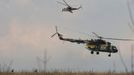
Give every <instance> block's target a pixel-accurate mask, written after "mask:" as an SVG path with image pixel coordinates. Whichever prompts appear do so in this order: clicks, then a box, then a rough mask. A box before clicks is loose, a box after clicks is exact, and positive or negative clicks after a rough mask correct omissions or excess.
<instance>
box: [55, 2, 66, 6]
mask: <svg viewBox="0 0 134 75" xmlns="http://www.w3.org/2000/svg"><path fill="white" fill-rule="evenodd" d="M56 2H57V3H59V4H61V5H64V6H68V5H66V4H64V3H62V2H59V1H56Z"/></svg>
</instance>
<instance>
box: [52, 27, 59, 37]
mask: <svg viewBox="0 0 134 75" xmlns="http://www.w3.org/2000/svg"><path fill="white" fill-rule="evenodd" d="M55 30H56V33H54V34H53V35H52V36H51V38H52V37H54V36H55V35H56V34H58V28H57V26H55Z"/></svg>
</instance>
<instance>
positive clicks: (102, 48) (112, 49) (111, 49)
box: [86, 42, 118, 53]
mask: <svg viewBox="0 0 134 75" xmlns="http://www.w3.org/2000/svg"><path fill="white" fill-rule="evenodd" d="M86 48H87V49H88V50H91V51H95V52H108V53H117V52H118V49H117V48H116V46H113V45H111V44H110V43H109V42H106V43H105V44H99V45H96V44H91V43H87V44H86Z"/></svg>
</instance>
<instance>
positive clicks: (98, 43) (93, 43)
mask: <svg viewBox="0 0 134 75" xmlns="http://www.w3.org/2000/svg"><path fill="white" fill-rule="evenodd" d="M55 29H56V33H54V34H53V35H52V36H51V38H52V37H54V36H55V35H58V38H59V39H60V40H63V41H69V42H72V43H77V44H86V48H87V49H88V50H90V51H91V54H94V52H96V54H97V55H99V53H100V52H107V53H109V54H108V56H109V57H111V53H117V52H118V49H117V47H116V46H115V45H112V44H111V42H108V41H106V40H103V39H109V40H121V41H134V40H133V39H118V38H104V37H102V36H99V35H97V34H96V33H95V32H93V34H94V35H95V36H96V37H97V38H98V39H90V40H81V39H70V38H63V35H62V34H60V33H59V32H58V30H57V26H56V27H55Z"/></svg>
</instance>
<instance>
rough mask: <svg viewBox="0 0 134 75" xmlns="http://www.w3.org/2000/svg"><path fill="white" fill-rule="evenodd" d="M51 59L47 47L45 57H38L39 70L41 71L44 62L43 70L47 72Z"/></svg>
mask: <svg viewBox="0 0 134 75" xmlns="http://www.w3.org/2000/svg"><path fill="white" fill-rule="evenodd" d="M49 60H50V57H48V53H47V50H46V49H45V51H44V56H43V59H41V58H40V57H37V64H38V68H39V71H41V63H42V64H43V71H44V72H47V65H48V62H49ZM40 62H41V63H40Z"/></svg>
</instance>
